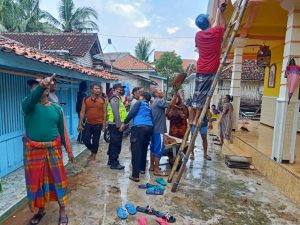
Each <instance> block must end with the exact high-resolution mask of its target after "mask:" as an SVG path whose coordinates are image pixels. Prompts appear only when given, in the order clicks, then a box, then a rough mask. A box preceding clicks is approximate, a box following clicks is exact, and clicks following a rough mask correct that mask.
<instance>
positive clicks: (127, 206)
mask: <svg viewBox="0 0 300 225" xmlns="http://www.w3.org/2000/svg"><path fill="white" fill-rule="evenodd" d="M125 209H127V212H128V213H129V214H130V215H135V214H136V208H135V207H134V205H133V204H132V203H130V202H127V203H126V204H125Z"/></svg>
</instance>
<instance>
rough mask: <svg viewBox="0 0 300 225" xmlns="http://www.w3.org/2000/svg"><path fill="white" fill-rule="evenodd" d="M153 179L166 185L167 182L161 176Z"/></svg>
mask: <svg viewBox="0 0 300 225" xmlns="http://www.w3.org/2000/svg"><path fill="white" fill-rule="evenodd" d="M155 181H156V182H157V183H159V184H160V185H162V186H167V182H166V181H165V180H164V179H163V178H161V177H158V178H156V179H155Z"/></svg>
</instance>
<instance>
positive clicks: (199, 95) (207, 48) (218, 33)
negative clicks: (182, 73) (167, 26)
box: [189, 4, 226, 125]
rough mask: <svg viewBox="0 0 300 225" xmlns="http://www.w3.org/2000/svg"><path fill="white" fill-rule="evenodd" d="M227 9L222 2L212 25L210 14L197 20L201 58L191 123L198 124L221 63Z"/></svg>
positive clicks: (197, 46)
mask: <svg viewBox="0 0 300 225" xmlns="http://www.w3.org/2000/svg"><path fill="white" fill-rule="evenodd" d="M225 9H226V5H224V4H222V5H221V7H220V8H219V9H218V10H217V13H216V18H215V21H214V24H213V25H212V26H211V24H210V22H209V18H208V15H205V14H200V15H199V16H198V17H197V18H196V21H195V23H196V25H197V27H198V28H199V29H201V30H200V31H198V32H197V34H196V37H195V42H196V48H197V50H198V52H199V58H198V61H197V74H196V80H195V92H194V96H193V100H192V108H191V111H190V119H189V121H190V125H196V123H197V120H198V118H199V115H200V113H201V110H202V108H203V106H204V103H205V100H206V98H207V95H208V92H209V90H210V88H211V84H212V82H213V79H214V77H215V75H216V72H217V70H218V67H219V65H220V56H221V44H222V39H223V35H224V31H225V26H226V22H225V18H224V14H223V13H224V11H225Z"/></svg>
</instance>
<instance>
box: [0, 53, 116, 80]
mask: <svg viewBox="0 0 300 225" xmlns="http://www.w3.org/2000/svg"><path fill="white" fill-rule="evenodd" d="M0 66H1V67H2V68H7V69H14V70H21V71H27V72H31V73H42V74H45V75H50V74H53V73H56V74H57V75H60V76H63V77H68V78H71V79H77V80H88V81H97V82H105V83H113V82H116V80H112V79H105V78H103V77H97V76H89V75H87V74H84V73H80V72H78V71H74V70H71V69H64V68H61V67H58V66H55V65H52V64H47V63H43V62H40V61H37V60H33V59H27V58H25V57H23V56H19V55H16V54H14V53H6V52H0Z"/></svg>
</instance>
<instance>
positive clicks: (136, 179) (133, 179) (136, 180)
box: [129, 176, 140, 182]
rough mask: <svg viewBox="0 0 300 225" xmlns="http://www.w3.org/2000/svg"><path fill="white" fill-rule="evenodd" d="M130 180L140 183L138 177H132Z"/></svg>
mask: <svg viewBox="0 0 300 225" xmlns="http://www.w3.org/2000/svg"><path fill="white" fill-rule="evenodd" d="M129 179H130V180H132V181H134V182H140V179H139V178H136V177H133V176H130V177H129Z"/></svg>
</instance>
